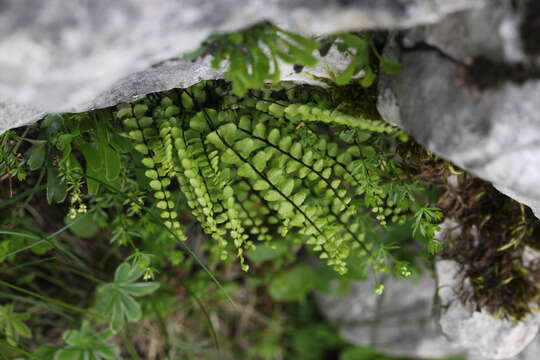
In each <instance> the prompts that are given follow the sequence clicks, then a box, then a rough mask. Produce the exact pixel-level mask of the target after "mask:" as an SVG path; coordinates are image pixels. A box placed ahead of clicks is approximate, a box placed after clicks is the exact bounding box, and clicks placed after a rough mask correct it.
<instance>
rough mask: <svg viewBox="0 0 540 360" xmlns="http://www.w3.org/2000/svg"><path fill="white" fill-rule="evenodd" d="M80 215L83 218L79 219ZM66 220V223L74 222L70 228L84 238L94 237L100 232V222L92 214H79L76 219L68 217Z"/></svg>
mask: <svg viewBox="0 0 540 360" xmlns="http://www.w3.org/2000/svg"><path fill="white" fill-rule="evenodd" d="M79 217H82V219H80V220H77V218H79ZM64 221H65V223H66V224H69V223H72V224H71V225H70V226H69V230H70V231H71V232H72V233H73V234H75V235H76V236H78V237H80V238H82V239H90V238H93V237H94V236H95V235H96V234H97V233H98V232H99V226H98V224H96V222H95V221H94V220H93V219H92V216H90V215H87V214H80V215H77V217H75V218H74V219H70V218H68V217H66V219H65V220H64Z"/></svg>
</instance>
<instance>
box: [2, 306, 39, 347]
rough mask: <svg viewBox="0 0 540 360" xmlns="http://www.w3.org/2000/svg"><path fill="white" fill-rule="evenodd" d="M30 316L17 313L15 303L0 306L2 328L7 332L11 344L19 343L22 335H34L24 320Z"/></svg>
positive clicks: (27, 336) (3, 331)
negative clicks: (14, 307)
mask: <svg viewBox="0 0 540 360" xmlns="http://www.w3.org/2000/svg"><path fill="white" fill-rule="evenodd" d="M29 317H30V316H29V315H28V314H25V313H16V312H15V311H14V310H13V304H7V305H4V306H0V330H1V332H2V333H3V334H5V336H6V340H7V342H8V343H9V344H11V345H17V342H18V340H19V338H20V337H26V338H29V337H31V336H32V332H31V330H30V329H29V328H28V326H26V324H25V323H24V320H27V319H28V318H29Z"/></svg>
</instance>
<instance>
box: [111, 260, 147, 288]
mask: <svg viewBox="0 0 540 360" xmlns="http://www.w3.org/2000/svg"><path fill="white" fill-rule="evenodd" d="M142 274H143V270H142V269H141V268H140V267H139V266H137V265H132V264H130V263H127V262H124V263H122V264H120V266H118V268H117V269H116V272H115V273H114V282H115V283H132V282H134V281H135V280H137V279H139V278H140V277H141V276H142Z"/></svg>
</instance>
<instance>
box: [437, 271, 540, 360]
mask: <svg viewBox="0 0 540 360" xmlns="http://www.w3.org/2000/svg"><path fill="white" fill-rule="evenodd" d="M436 268H437V277H438V287H437V288H438V296H439V301H440V307H441V317H440V320H439V323H440V325H441V329H442V331H443V333H444V334H445V335H446V336H447V337H448V338H449V339H450V340H451V342H452V343H453V344H454V345H456V346H459V347H462V348H465V349H467V350H469V351H470V352H471V353H472V354H473V355H478V356H480V357H482V358H486V359H493V360H496V359H509V358H511V357H513V356H516V355H518V354H519V353H520V352H521V351H523V349H524V348H525V347H526V346H527V345H528V344H529V343H531V342H532V341H533V339H534V338H535V336H536V334H537V332H538V328H539V326H540V315H538V314H531V315H529V316H527V317H526V318H525V319H524V320H523V321H520V322H518V323H516V324H514V323H513V322H512V321H511V320H507V319H498V318H495V317H493V316H492V315H490V314H489V313H487V312H486V311H484V310H482V311H476V310H475V309H474V306H473V305H472V304H463V303H462V302H461V301H460V299H459V298H458V295H457V292H458V287H459V285H460V281H461V280H460V275H459V271H460V267H459V264H457V263H456V262H454V261H451V260H439V261H437V264H436Z"/></svg>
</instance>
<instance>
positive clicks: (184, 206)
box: [0, 24, 441, 360]
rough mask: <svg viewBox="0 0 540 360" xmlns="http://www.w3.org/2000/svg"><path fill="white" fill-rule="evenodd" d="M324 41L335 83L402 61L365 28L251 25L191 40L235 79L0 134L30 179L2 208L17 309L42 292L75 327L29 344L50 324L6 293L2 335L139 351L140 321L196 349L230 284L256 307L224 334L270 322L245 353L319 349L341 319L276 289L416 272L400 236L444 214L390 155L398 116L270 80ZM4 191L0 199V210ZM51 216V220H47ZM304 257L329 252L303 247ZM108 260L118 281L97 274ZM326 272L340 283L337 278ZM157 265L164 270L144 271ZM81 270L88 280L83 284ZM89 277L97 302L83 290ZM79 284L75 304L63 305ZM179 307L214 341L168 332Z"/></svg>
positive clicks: (305, 354)
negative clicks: (299, 30) (327, 317)
mask: <svg viewBox="0 0 540 360" xmlns="http://www.w3.org/2000/svg"><path fill="white" fill-rule="evenodd" d="M331 46H335V47H336V48H337V49H338V51H341V52H343V53H346V54H348V55H349V56H350V58H351V63H350V65H349V66H348V67H347V69H346V71H345V72H344V73H343V74H340V75H337V76H336V77H335V81H336V82H337V83H340V84H345V83H349V82H350V81H351V79H352V78H353V77H354V76H355V75H357V74H358V73H359V72H360V71H364V72H365V76H364V77H363V78H362V80H361V81H360V85H361V86H363V87H369V86H371V85H372V84H373V82H374V80H375V75H376V73H377V70H376V69H377V67H378V65H379V64H380V65H381V66H382V68H383V70H384V71H386V72H389V73H392V72H395V71H397V70H399V64H397V63H395V62H393V61H392V60H389V59H385V58H382V57H381V56H380V55H379V53H378V52H377V48H376V46H375V41H374V40H373V38H372V37H371V36H369V35H367V34H354V35H352V34H338V35H335V36H330V37H326V38H323V39H318V40H312V39H307V38H304V37H302V36H298V35H296V34H292V33H289V32H286V31H283V30H281V29H279V28H277V27H275V26H273V25H270V24H258V25H255V26H254V27H253V28H251V29H249V30H248V31H244V32H241V33H233V34H227V35H218V36H214V37H212V38H211V39H209V40H208V41H207V42H206V43H205V45H204V46H203V48H202V49H201V51H199V53H198V54H195V55H194V56H200V55H205V54H213V55H214V61H213V64H214V66H216V67H218V66H220V64H221V63H222V62H223V61H228V62H229V70H228V72H227V79H228V80H230V81H231V82H225V81H205V82H201V83H199V84H196V85H194V86H192V87H190V88H188V89H182V90H179V89H175V90H171V91H167V92H164V93H160V94H150V95H148V96H146V97H144V98H142V99H139V100H137V101H135V102H133V103H131V104H120V105H118V106H116V107H114V108H107V109H101V110H95V111H90V112H86V113H81V114H55V115H49V116H47V117H46V118H45V119H44V120H43V121H42V122H41V123H40V124H39V125H37V126H33V127H30V128H27V129H26V130H24V133H22V134H21V132H20V131H12V132H8V133H7V134H6V135H4V136H3V137H2V139H1V140H0V146H1V148H0V160H4V161H0V170H1V171H0V172H1V173H2V175H6V176H7V178H8V179H9V181H10V185H11V179H12V178H17V179H19V180H23V179H25V178H26V177H27V176H28V175H29V176H30V180H31V183H29V184H31V186H33V189H29V190H28V189H26V188H25V186H26V185H25V184H23V183H19V184H18V185H19V186H20V188H22V189H24V192H22V193H21V194H19V195H17V196H20V197H21V200H24V203H22V201H21V202H13V207H12V209H11V208H9V209H10V210H12V211H11V212H9V211H6V213H5V214H4V213H2V212H0V217H1V220H2V221H4V222H5V223H6V224H8V227H7V228H6V229H7V230H2V231H1V232H0V236H1V238H0V259H2V261H3V264H2V265H5V266H6V269H5V271H6V274H7V275H8V276H10V277H11V281H12V282H14V283H17V284H18V285H20V286H18V285H17V286H15V285H13V286H12V285H9V284H8V283H6V284H8V285H9V286H8V288H9V289H10V290H14V291H15V290H16V291H19V292H21V291H22V292H23V293H24V294H26V295H29V296H31V297H32V298H24V297H22V296H19V297H16V296H18V295H14V294H11V293H9V294H7V297H12V298H15V299H23V303H24V304H25V306H26V308H27V309H28V313H31V312H34V311H42V310H43V308H46V310H48V312H46V313H47V314H50V313H53V314H56V316H58V317H56V318H54V320H52V321H58V320H59V319H60V320H61V323H62V325H61V326H63V327H64V328H68V329H69V328H78V327H79V325H81V324H82V325H81V327H80V330H77V331H75V330H66V331H65V332H64V336H63V339H64V342H65V345H64V346H63V347H60V348H58V347H53V346H42V347H40V348H38V349H35V347H34V346H33V345H31V343H30V342H29V341H28V340H26V338H27V337H29V336H31V335H32V334H31V333H30V332H29V330H28V327H27V326H26V325H25V323H23V321H27V322H28V323H30V322H33V323H36V324H38V326H37V327H36V331H34V327H32V330H33V331H32V332H33V333H34V339H33V340H39V341H41V340H42V339H44V338H45V334H46V332H43V329H47V327H46V326H47V325H43V324H41V323H40V322H39V319H36V317H32V318H30V317H28V316H27V314H26V313H14V312H13V311H12V310H13V307H11V308H8V307H9V306H12V305H7V306H4V307H2V309H3V311H4V313H2V314H4V316H3V317H1V316H0V323H1V324H9V326H10V327H8V325H3V326H4V327H3V328H2V329H3V331H2V333H3V334H4V336H5V337H6V342H5V344H3V343H0V348H1V349H4V348H7V349H8V350H9V354H14V356H15V355H17V356H19V355H20V356H19V357H24V356H26V358H28V359H33V358H35V356H37V357H38V358H40V359H53V358H54V359H55V360H59V359H61V360H64V359H118V358H125V356H127V355H126V354H127V353H129V356H130V358H134V359H136V358H138V356H137V352H138V351H139V349H135V348H134V347H133V346H132V345H131V337H130V336H131V335H130V334H131V332H132V331H134V332H138V333H139V335H140V334H141V333H143V334H144V335H143V337H144V338H145V339H146V338H147V337H152V336H156V337H159V340H158V341H157V343H163V344H164V345H163V353H162V354H161V355H163V356H166V355H165V354H169V355H170V354H174V353H175V351H177V350H178V351H179V352H178V353H181V354H189V355H187V356H192V358H201V359H202V358H216V357H218V358H219V357H220V346H226V344H225V345H223V344H221V345H220V341H221V342H227V340H223V339H221V340H220V339H218V335H217V334H216V333H217V332H218V330H216V328H217V327H215V326H214V322H215V321H216V318H217V317H218V316H222V311H223V313H225V315H223V316H230V318H231V319H233V320H232V321H234V322H236V321H237V320H238V317H239V316H238V313H237V312H234V311H232V312H231V309H230V308H228V307H226V306H224V305H223V303H227V304H228V302H225V301H223V300H225V299H227V300H229V301H230V300H231V298H232V297H233V296H235V295H236V296H237V298H236V299H235V300H238V294H239V293H240V294H241V296H240V297H239V298H240V299H241V300H244V299H245V298H253V299H254V301H255V302H256V303H257V304H248V306H252V307H253V308H250V309H249V311H246V312H245V313H243V314H242V316H241V319H240V321H239V324H238V329H240V330H234V331H235V333H229V334H228V336H227V338H230V339H233V338H237V337H238V333H236V331H240V332H241V331H242V330H241V329H242V326H244V327H246V326H248V327H249V329H252V326H254V325H253V324H252V323H257V322H260V321H261V319H263V320H262V322H263V324H264V325H260V324H259V325H258V326H259V329H260V328H261V327H263V328H264V330H263V331H252V330H246V331H245V332H243V333H242V336H243V337H245V338H247V339H249V341H252V342H254V345H253V346H248V349H249V350H248V351H245V350H246V349H245V348H243V350H244V351H245V353H246V356H247V358H250V359H259V358H260V359H273V358H276V357H280V356H281V357H284V356H285V357H286V356H288V354H292V355H291V356H293V358H298V359H318V358H321V359H322V358H323V356H324V354H325V351H329V352H332V351H334V350H335V349H340V350H343V349H345V348H346V345H345V344H343V343H342V342H341V341H340V340H339V338H338V336H337V334H336V332H335V329H332V328H331V327H329V326H328V325H327V324H323V323H321V321H320V320H319V319H317V320H316V321H315V320H314V319H313V318H314V317H315V315H313V314H311V315H307V317H308V318H309V319H308V320H307V321H304V320H305V319H302V320H298V319H294V320H289V319H285V315H284V314H288V311H289V310H288V309H286V308H285V309H284V308H282V307H281V304H282V303H287V302H289V303H290V302H300V303H302V306H304V305H306V306H307V304H310V301H311V299H310V297H309V293H310V292H311V291H314V290H317V291H323V292H330V291H333V292H336V293H342V292H343V291H344V290H345V289H346V287H347V284H348V282H350V281H352V280H358V279H365V278H367V277H369V276H371V277H377V276H378V275H379V274H386V273H391V274H393V275H395V276H397V277H408V276H410V275H411V274H412V272H413V271H415V270H416V268H415V267H414V265H415V264H414V262H415V258H414V256H411V255H410V253H408V252H407V248H408V246H409V243H410V241H409V240H410V237H411V235H414V236H415V237H417V238H418V239H420V240H422V241H424V242H425V243H426V244H427V247H428V248H429V249H430V250H432V251H435V250H436V249H437V243H436V242H435V241H434V239H433V237H434V233H435V231H436V230H437V228H438V227H437V224H436V223H437V222H438V221H440V218H441V214H440V212H438V211H437V210H436V209H433V208H432V207H431V205H430V204H428V203H425V201H424V200H423V199H424V198H425V196H424V195H425V192H426V189H425V187H424V186H423V185H422V184H420V183H418V182H417V181H415V180H414V179H413V178H411V177H410V176H409V175H408V174H407V173H406V172H405V171H404V170H403V169H402V167H401V163H400V160H399V158H398V157H396V156H395V152H394V149H395V147H396V145H397V144H399V143H401V142H405V141H408V137H407V135H406V134H405V133H404V132H402V131H401V130H399V129H397V128H395V127H393V126H391V125H389V124H386V123H384V122H383V121H381V120H380V119H379V118H378V117H377V116H376V114H375V115H373V114H372V113H369V112H357V111H351V109H355V106H354V105H353V106H351V104H343V101H342V100H343V99H340V98H339V96H338V97H336V94H337V93H338V91H335V90H334V89H328V90H324V89H318V88H311V87H303V86H293V85H291V84H285V83H282V84H274V85H271V86H270V85H268V84H267V83H268V82H273V83H276V82H277V81H278V80H279V78H280V75H279V62H280V61H283V62H286V63H290V64H300V65H304V66H313V65H314V64H315V63H316V61H317V58H316V56H315V55H314V52H315V51H316V50H319V53H320V55H321V56H324V55H326V53H327V52H328V50H329V48H330V47H331ZM250 89H260V90H256V91H253V90H250ZM41 190H45V192H44V194H40V193H39V192H40V191H41ZM0 191H1V190H0ZM34 194H36V198H34V199H33V197H34ZM23 195H24V196H23ZM27 195H28V197H26V196H27ZM21 203H22V204H21ZM9 204H12V203H11V202H10V203H9ZM9 204H8V203H4V204H0V210H2V208H4V207H6V208H8V205H9ZM29 204H30V206H28V205H29ZM47 204H50V205H54V207H47ZM64 205H66V206H64ZM34 206H35V207H36V208H38V209H39V210H36V209H35V208H34ZM41 209H46V210H45V211H44V212H43V214H40V211H41ZM51 209H53V210H52V211H50V213H49V210H51ZM27 212H29V213H30V214H31V215H32V216H31V217H29V216H28V213H27ZM66 213H67V214H66ZM33 219H34V220H35V221H34V220H33ZM49 223H50V224H49ZM56 224H60V225H59V226H58V227H60V230H57V231H54V232H50V231H51V230H50V228H49V227H51V226H53V227H56ZM64 224H65V226H64ZM395 229H399V231H398V232H399V234H398V236H396V232H394V230H395ZM49 233H50V235H46V234H49ZM381 233H385V234H390V235H388V236H381V235H380V234H381ZM59 235H62V237H61V241H58V239H57V237H58V236H59ZM188 238H189V240H190V241H189V242H188V241H187V240H188ZM83 239H84V240H83ZM65 244H68V246H67V247H66V245H65ZM191 247H193V248H195V250H191ZM27 249H31V250H32V253H30V255H29V253H28V252H25V251H24V250H27ZM89 249H92V250H89ZM89 251H94V252H95V253H93V254H91V255H89V253H88V252H89ZM126 252H127V254H126ZM185 252H187V253H188V254H189V255H190V256H189V257H186V256H185ZM43 254H47V255H52V256H51V257H49V258H45V257H43V258H38V260H36V257H35V256H34V255H37V256H40V255H43ZM308 254H310V255H308ZM313 255H316V256H318V257H319V258H320V259H321V260H322V261H323V262H324V263H325V264H326V265H328V267H325V266H324V263H321V264H319V265H320V268H317V269H315V268H313V267H310V266H308V265H305V264H303V263H299V260H305V257H307V256H311V257H312V256H313ZM126 256H127V258H126ZM199 257H201V258H202V260H201V259H199ZM235 258H236V259H238V262H239V264H236V263H235V261H234V260H235ZM21 259H25V261H26V262H23V263H20V261H21ZM51 259H53V260H54V261H59V260H60V261H61V262H60V263H59V264H54V265H56V267H54V266H53V264H48V263H47V262H48V261H51ZM66 259H69V261H66ZM87 260H88V261H87ZM41 262H44V264H42V263H41ZM36 263H37V264H36ZM118 263H120V265H119V266H118V267H116V265H117V264H118ZM41 267H43V268H41ZM115 268H116V271H115V275H114V279H113V281H112V282H104V281H103V280H102V279H107V276H106V274H107V273H109V272H110V271H111V269H115ZM59 269H60V270H59ZM216 269H219V270H220V272H222V273H223V274H224V275H223V274H220V275H223V278H224V279H225V280H223V282H222V283H221V282H219V281H218V280H217V279H216V278H215V277H214V276H213V275H212V271H215V270H216ZM240 269H241V270H242V271H244V272H247V271H248V270H249V273H248V274H240ZM43 270H45V271H43ZM332 270H335V272H334V271H332ZM2 271H4V268H3V269H2ZM66 271H67V272H69V273H70V274H69V275H70V276H66V273H65V272H66ZM236 271H238V273H237V272H236ZM73 274H76V275H77V277H75V278H73V277H72V276H71V275H73ZM336 274H340V277H339V279H340V280H339V283H338V284H339V286H337V288H336V289H330V287H329V286H328V284H329V283H330V281H332V280H335V279H336ZM156 276H159V280H160V283H159V284H160V285H161V286H159V285H158V283H156V282H146V281H144V282H143V281H139V279H140V278H143V280H148V279H153V278H154V277H156ZM81 277H82V278H84V279H85V280H89V282H91V285H88V284H86V285H85V288H84V289H79V282H80V278H81ZM231 278H232V279H236V280H230V279H231ZM209 279H211V280H209ZM238 279H242V282H243V284H242V286H239V283H238V282H239V280H238ZM244 279H245V281H244ZM220 280H221V276H220ZM64 281H65V283H64ZM44 284H46V286H43V285H44ZM51 284H52V285H51ZM96 284H97V285H96ZM4 285H5V284H4ZM6 286H7V285H6ZM10 286H11V287H10ZM23 286H29V287H30V288H35V289H42V288H45V289H49V288H51V293H49V294H48V295H42V294H40V293H37V292H34V291H31V290H25V289H24V288H23ZM158 287H160V289H159V290H158ZM216 287H217V289H219V292H216V291H215V290H216ZM246 288H247V289H248V290H245V289H246ZM375 291H376V292H377V293H379V292H381V291H382V288H381V287H379V288H376V289H375ZM94 292H95V298H94V300H93V301H92V300H91V299H92V297H88V293H94ZM244 292H246V293H244ZM1 294H2V293H1V292H0V295H1ZM58 294H60V295H58ZM81 294H82V295H81ZM179 294H181V295H182V296H183V297H184V299H180V298H179ZM261 294H262V295H261ZM57 295H58V296H59V297H61V298H60V299H57V298H56V297H57ZM72 297H73V298H74V299H78V301H74V302H73V303H76V304H77V305H70V304H71V303H72V301H71V300H72ZM259 297H260V298H259ZM36 299H37V300H36ZM186 300H188V301H186ZM186 303H189V305H188V306H187V308H188V310H187V311H185V308H186ZM208 303H209V304H210V305H211V306H210V307H209V308H207V305H208ZM44 304H45V305H44ZM274 305H278V306H274ZM189 306H191V307H192V308H189ZM216 306H217V307H219V308H218V310H216V311H215V312H214V314H213V315H212V316H211V314H208V313H209V312H212V311H213V308H212V307H216ZM255 308H257V310H256V311H261V310H260V309H261V308H263V310H262V313H264V315H260V314H257V315H256V316H255V315H253V317H252V318H250V316H251V315H249V314H251V312H252V311H255V310H254V309H255ZM6 309H7V310H6ZM17 309H19V307H18V306H17ZM36 309H37V310H36ZM193 309H196V310H197V311H193ZM8 310H9V311H8ZM235 311H237V310H235ZM178 312H185V313H186V314H185V315H184V316H185V317H184V318H181V319H182V320H183V321H184V320H185V321H186V323H187V322H189V321H192V326H193V328H196V329H197V330H198V331H199V333H204V334H205V335H206V336H209V335H208V334H211V338H212V342H211V343H212V344H213V346H214V348H208V343H209V341H207V340H208V338H204V341H201V343H203V344H205V345H201V346H200V347H201V349H199V348H198V345H197V343H196V341H195V340H193V339H191V340H193V344H185V343H175V340H174V336H172V335H170V334H169V332H170V331H171V328H170V327H168V326H167V324H166V320H167V318H168V317H174V316H178ZM227 312H230V313H229V314H227ZM194 313H195V314H201V313H203V314H204V321H201V315H199V317H195V320H194V321H193V319H192V317H193V314H194ZM6 314H7V315H6ZM216 314H217V315H216ZM74 315H76V316H74ZM266 316H269V318H268V319H267V320H265V317H266ZM302 316H304V315H302ZM143 317H144V319H145V323H146V319H147V318H148V317H151V319H152V320H150V321H153V323H152V326H153V327H152V331H148V329H143V330H141V329H138V327H132V326H129V325H127V324H128V323H129V322H132V323H133V322H139V324H140V323H141V322H140V320H141V319H142V318H143ZM246 319H250V320H249V321H248V320H246ZM2 321H3V322H2ZM229 321H231V320H229ZM47 322H49V323H50V322H51V320H49V319H48V318H47V319H45V320H44V323H46V324H47ZM179 323H181V324H182V326H186V328H187V325H185V324H184V322H179ZM246 323H248V324H249V325H246ZM105 327H106V330H103V329H104V328H105ZM157 328H159V330H160V331H159V334H156V333H158V332H156V331H155V329H157ZM227 328H229V326H222V327H220V331H226V329H227ZM231 328H236V325H235V326H232V327H231ZM291 329H292V330H291ZM27 330H28V331H27ZM182 331H183V332H184V333H187V334H184V333H182V334H176V336H177V337H181V335H182V336H183V335H185V336H186V338H189V336H191V335H190V331H187V332H185V329H182ZM286 331H292V333H294V334H295V336H294V338H292V339H289V337H288V336H287V335H286V334H287V333H286ZM60 333H61V332H58V334H60ZM126 339H127V341H126ZM17 340H18V341H17ZM122 340H123V341H122ZM198 340H200V339H198ZM284 340H286V341H284ZM25 341H26V342H25ZM49 343H54V344H58V343H60V341H59V339H54V341H52V342H49ZM283 343H286V344H287V345H286V346H284V345H283ZM112 344H115V345H112ZM120 344H121V345H120ZM15 345H17V346H20V348H17V347H15ZM25 345H28V346H30V347H32V351H33V352H34V354H35V356H30V355H29V354H30V352H28V351H26V350H25V348H24V346H25ZM117 345H118V346H117ZM120 348H122V350H120ZM232 348H234V347H232ZM229 350H230V348H229ZM230 353H233V354H236V353H237V352H235V351H232V352H231V351H230ZM351 353H352V352H351ZM216 354H217V355H216ZM285 354H287V355H285ZM347 354H348V353H347ZM158 356H160V355H158ZM343 356H345V355H343ZM347 356H349V357H350V356H355V355H347ZM171 358H172V357H171ZM351 358H354V357H351Z"/></svg>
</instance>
